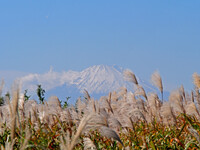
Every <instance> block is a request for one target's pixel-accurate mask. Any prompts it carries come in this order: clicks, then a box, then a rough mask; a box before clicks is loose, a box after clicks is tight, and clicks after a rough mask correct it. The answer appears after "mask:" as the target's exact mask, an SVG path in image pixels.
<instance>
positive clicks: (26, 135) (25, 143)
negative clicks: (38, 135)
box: [20, 127, 31, 150]
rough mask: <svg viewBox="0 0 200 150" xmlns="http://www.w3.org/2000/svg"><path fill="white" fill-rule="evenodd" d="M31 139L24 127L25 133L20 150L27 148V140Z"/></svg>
mask: <svg viewBox="0 0 200 150" xmlns="http://www.w3.org/2000/svg"><path fill="white" fill-rule="evenodd" d="M30 137H31V132H30V131H29V129H28V127H26V131H25V139H24V142H22V143H21V147H20V150H25V149H26V148H27V147H28V140H29V139H30Z"/></svg>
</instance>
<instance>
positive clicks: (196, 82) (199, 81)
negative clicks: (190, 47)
mask: <svg viewBox="0 0 200 150" xmlns="http://www.w3.org/2000/svg"><path fill="white" fill-rule="evenodd" d="M192 77H193V83H194V85H195V86H196V87H197V88H198V89H200V76H199V75H198V74H197V73H196V72H195V73H194V74H193V75H192Z"/></svg>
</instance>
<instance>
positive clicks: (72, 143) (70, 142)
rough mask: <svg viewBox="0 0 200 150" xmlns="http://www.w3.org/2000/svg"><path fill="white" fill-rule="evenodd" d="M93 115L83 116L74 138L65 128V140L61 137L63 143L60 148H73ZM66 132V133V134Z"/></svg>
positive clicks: (69, 149) (71, 149)
mask: <svg viewBox="0 0 200 150" xmlns="http://www.w3.org/2000/svg"><path fill="white" fill-rule="evenodd" d="M91 116H92V115H88V116H87V117H83V118H82V120H81V122H80V124H79V126H78V129H77V131H76V134H75V135H73V136H72V139H70V137H69V133H67V134H66V133H65V132H64V131H63V130H62V132H63V137H64V140H63V138H62V137H61V138H60V140H61V143H60V148H61V149H67V150H73V149H74V147H75V146H76V143H77V141H78V139H79V137H80V135H81V133H82V131H83V129H84V128H85V126H86V125H87V123H88V121H89V120H90V118H91ZM65 134H66V135H65Z"/></svg>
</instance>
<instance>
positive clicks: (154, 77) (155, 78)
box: [151, 71, 163, 101]
mask: <svg viewBox="0 0 200 150" xmlns="http://www.w3.org/2000/svg"><path fill="white" fill-rule="evenodd" d="M151 81H152V83H153V84H154V85H155V86H156V87H157V88H158V89H159V90H160V92H161V96H162V101H163V84H162V79H161V77H160V74H159V72H158V71H156V72H154V73H153V74H152V76H151Z"/></svg>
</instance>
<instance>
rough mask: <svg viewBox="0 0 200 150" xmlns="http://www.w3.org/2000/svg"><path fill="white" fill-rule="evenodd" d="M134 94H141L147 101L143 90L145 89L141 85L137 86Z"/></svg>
mask: <svg viewBox="0 0 200 150" xmlns="http://www.w3.org/2000/svg"><path fill="white" fill-rule="evenodd" d="M134 94H135V95H136V96H137V95H140V96H143V97H144V98H145V99H146V101H148V99H147V95H146V92H145V90H144V88H143V87H142V86H138V88H137V89H136V91H135V93H134Z"/></svg>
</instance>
